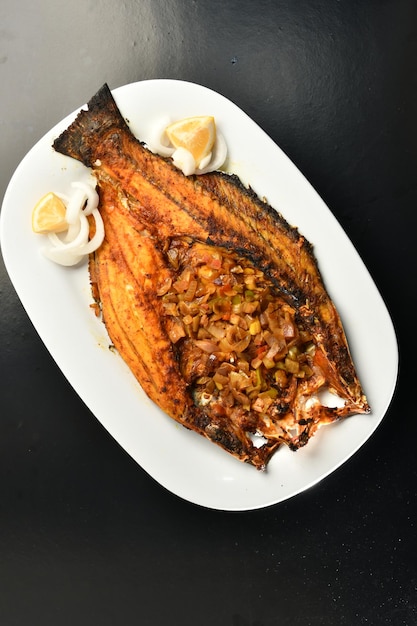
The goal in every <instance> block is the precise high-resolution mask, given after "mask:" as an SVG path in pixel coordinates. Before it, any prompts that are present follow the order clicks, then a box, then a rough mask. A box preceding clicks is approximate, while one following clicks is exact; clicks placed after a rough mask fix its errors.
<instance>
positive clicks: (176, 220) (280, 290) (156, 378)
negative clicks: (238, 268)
mask: <svg viewBox="0 0 417 626" xmlns="http://www.w3.org/2000/svg"><path fill="white" fill-rule="evenodd" d="M87 107H88V108H87V110H82V111H81V112H80V113H79V114H78V116H77V118H76V119H75V121H74V122H73V123H72V124H71V125H70V127H69V128H68V129H67V130H66V131H64V133H62V134H61V136H60V137H58V138H57V139H56V140H55V142H54V144H53V147H54V149H55V150H56V151H58V152H60V153H62V154H65V155H67V156H70V157H72V158H75V159H77V160H79V161H81V162H82V163H84V164H85V165H87V166H88V167H92V168H93V170H94V173H95V176H96V178H97V180H98V185H99V190H100V195H101V212H102V216H103V219H104V221H105V228H106V239H105V243H104V244H103V246H102V247H101V248H100V249H99V250H98V251H97V252H96V253H95V255H94V257H93V258H92V260H91V261H90V272H91V276H92V282H93V284H94V288H95V291H96V294H97V297H98V299H99V300H100V302H101V306H102V309H103V315H104V321H105V324H106V327H107V330H108V332H109V335H110V337H111V338H113V336H114V337H115V338H116V340H115V341H114V340H113V342H114V344H115V345H116V347H117V349H118V351H119V353H120V354H121V355H122V357H123V358H124V359H125V360H126V362H127V363H128V365H129V367H130V369H131V370H132V371H133V373H134V375H135V376H136V378H137V379H138V381H139V382H140V384H141V385H142V387H143V388H144V390H145V392H146V393H147V394H148V395H149V396H150V397H151V399H152V400H154V402H155V403H156V404H158V405H159V406H160V407H161V408H162V409H163V410H164V411H165V412H166V413H168V415H170V416H171V417H173V418H174V419H176V420H177V421H179V422H180V423H182V424H183V425H185V426H187V427H188V428H191V429H193V430H196V431H197V432H200V433H201V434H203V435H205V436H206V437H208V438H209V439H210V440H211V441H213V442H215V443H217V444H219V445H220V446H221V447H223V448H224V449H226V450H228V451H229V452H230V453H231V454H233V455H234V456H236V457H237V458H239V459H240V460H244V461H248V462H250V463H252V464H253V465H255V466H256V467H258V468H264V467H265V466H266V463H267V462H268V459H269V458H270V457H271V455H272V454H273V452H274V451H275V450H276V448H277V447H278V446H279V445H280V443H281V442H285V443H287V444H288V445H290V447H292V448H298V447H301V446H302V445H305V443H307V441H308V439H309V438H310V437H311V436H312V434H314V432H315V430H317V428H318V427H319V426H320V425H321V424H323V423H328V422H331V421H334V420H336V419H339V418H340V417H346V416H348V415H351V414H354V413H367V412H369V406H368V403H367V400H366V397H365V395H364V393H363V391H362V388H361V385H360V382H359V380H358V377H357V374H356V371H355V368H354V364H353V361H352V358H351V355H350V352H349V348H348V344H347V340H346V336H345V333H344V330H343V327H342V323H341V321H340V318H339V315H338V312H337V310H336V307H335V306H334V304H333V302H332V301H331V299H330V297H329V295H328V294H327V292H326V289H325V287H324V284H323V280H322V278H321V275H320V271H319V268H318V264H317V261H316V259H315V257H314V254H313V248H312V245H311V244H310V243H309V242H308V241H307V240H306V239H305V238H304V237H303V236H302V235H301V234H300V233H299V231H298V230H297V228H295V227H293V226H290V225H289V224H288V223H287V222H286V220H285V219H284V218H283V216H282V215H281V214H279V213H278V212H277V211H275V209H273V208H272V207H270V206H269V205H268V204H267V203H265V202H263V201H262V200H260V199H259V198H258V196H257V195H256V194H255V193H254V192H253V191H252V190H251V189H247V188H246V187H244V186H243V184H242V183H241V181H240V180H239V179H238V178H237V177H236V176H235V175H228V174H225V173H221V172H215V173H212V174H205V175H203V176H193V177H185V176H184V175H183V174H182V173H181V172H179V171H178V170H177V169H176V168H175V167H174V166H173V165H172V163H171V162H170V161H169V160H167V159H164V158H162V157H159V156H158V155H154V154H152V153H151V152H149V151H148V150H147V149H146V147H144V145H143V144H142V143H141V142H140V141H139V140H137V139H136V138H135V137H134V136H133V135H132V133H131V132H130V129H129V127H128V125H127V124H126V122H125V120H124V119H123V117H122V115H121V113H120V111H119V109H118V107H117V105H116V103H115V101H114V99H113V96H112V94H111V92H110V90H109V88H108V86H107V85H104V86H103V87H102V88H101V89H100V90H99V92H98V93H97V94H96V95H95V96H93V98H92V99H91V100H90V101H89V103H88V105H87ZM181 236H185V237H189V238H191V239H192V240H194V241H201V242H204V243H205V244H209V245H211V246H213V247H216V246H218V247H219V248H222V249H224V250H229V251H233V253H234V254H236V255H238V256H239V255H241V256H243V257H245V258H246V259H247V260H248V262H249V263H251V264H252V265H253V267H255V268H258V270H261V271H262V273H263V274H264V275H265V277H267V278H268V280H270V281H271V284H272V285H273V286H274V288H275V290H276V293H277V294H279V296H280V297H282V298H284V299H285V300H286V302H287V303H288V304H289V305H290V306H291V307H293V308H294V311H295V316H296V319H297V320H298V322H299V323H300V324H301V325H302V326H303V327H304V328H306V329H308V331H309V332H310V333H311V334H312V336H313V337H314V342H315V346H316V356H315V360H314V366H315V368H316V369H317V370H318V371H320V377H318V376H315V377H312V379H311V380H310V382H308V381H306V382H304V383H300V384H299V385H298V388H297V393H296V395H295V396H294V399H293V404H292V406H291V407H290V410H289V413H288V415H289V417H288V419H289V420H292V422H293V423H294V424H296V425H297V432H298V434H297V437H296V438H293V439H291V440H288V437H285V436H283V437H282V438H280V437H279V436H278V435H277V434H276V433H275V435H274V436H271V437H269V438H268V437H266V439H267V442H266V443H265V444H264V445H263V446H261V447H260V448H256V447H255V446H253V445H252V441H251V439H250V437H249V436H248V433H247V432H245V431H242V429H239V428H238V427H236V424H233V423H232V422H230V420H229V421H228V420H226V419H224V417H222V416H220V415H217V414H216V413H215V411H214V409H213V408H210V406H208V407H204V408H202V407H201V406H196V405H195V403H194V402H193V399H192V390H191V389H190V386H189V385H187V384H186V382H185V381H184V379H183V377H182V375H181V371H180V370H179V368H178V359H177V357H176V355H175V350H174V349H173V346H172V345H171V343H170V341H169V338H167V332H166V327H165V326H164V323H163V322H162V321H161V320H163V312H162V311H161V309H160V308H159V309H158V307H160V303H159V302H158V298H157V297H156V295H155V294H156V293H157V291H158V284H157V282H158V280H159V281H161V280H162V278H163V277H165V278H166V276H167V274H169V273H170V272H172V268H169V264H168V263H167V260H166V258H165V257H164V256H163V254H162V252H161V251H163V250H164V249H166V247H167V242H169V241H170V240H171V239H172V238H173V237H181ZM121 242H123V245H122V244H121ZM126 242H128V243H126ZM139 249H140V262H138V258H139V255H137V254H136V256H135V254H134V251H135V250H136V251H137V250H139ZM144 267H147V268H148V270H147V271H146V272H145V274H146V276H145V274H144ZM155 267H158V268H159V270H158V272H155V271H154V269H155ZM137 277H142V279H141V280H138V279H137ZM158 277H159V278H158ZM161 277H162V278H161ZM141 281H142V282H141ZM127 285H130V286H131V287H132V285H133V291H134V292H135V294H136V296H135V297H136V298H137V299H138V300H137V301H136V302H135V304H134V306H133V305H132V303H130V305H129V304H126V302H127V303H129V298H127V299H126V297H125V295H126V286H127ZM129 297H130V298H132V297H133V294H131V293H130V290H129ZM144 302H147V303H148V304H147V306H144V304H143V303H144ZM132 306H133V309H134V311H135V315H132ZM144 329H147V333H148V334H147V333H146V332H144ZM132 337H135V338H136V339H134V340H132ZM135 341H136V342H138V345H135ZM141 343H142V344H143V345H144V346H145V347H146V350H144V351H143V350H141V349H140V344H141ZM157 350H159V352H157ZM162 354H164V355H165V359H163V358H162ZM144 355H145V357H144ZM155 363H158V364H159V367H154V364H155ZM160 363H164V365H163V367H161V366H160ZM170 383H172V384H170ZM324 384H325V385H327V386H328V387H329V388H330V389H331V390H332V391H334V392H335V393H337V394H338V395H339V396H340V397H342V398H343V399H344V400H345V405H344V406H343V407H339V408H337V409H329V408H328V407H323V406H321V405H320V404H317V403H313V405H312V406H309V405H308V403H306V400H307V399H308V398H309V397H311V396H312V395H314V393H315V392H316V391H317V389H318V388H319V387H321V386H323V385H324Z"/></svg>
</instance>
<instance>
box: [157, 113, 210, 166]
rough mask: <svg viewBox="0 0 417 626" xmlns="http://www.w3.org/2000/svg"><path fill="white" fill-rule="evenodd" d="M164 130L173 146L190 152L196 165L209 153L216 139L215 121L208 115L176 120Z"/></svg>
mask: <svg viewBox="0 0 417 626" xmlns="http://www.w3.org/2000/svg"><path fill="white" fill-rule="evenodd" d="M165 132H166V134H167V137H168V139H169V140H170V142H171V143H172V145H173V146H175V148H185V149H186V150H188V151H189V152H191V154H192V155H193V157H194V160H195V162H196V164H197V165H198V164H199V163H200V162H201V161H202V159H204V158H205V157H206V156H207V155H208V154H210V152H211V151H212V149H213V146H214V142H215V141H216V123H215V121H214V117H212V116H210V115H201V116H198V117H186V118H184V119H182V120H178V121H177V122H174V123H173V124H170V125H169V126H168V127H167V128H166V129H165Z"/></svg>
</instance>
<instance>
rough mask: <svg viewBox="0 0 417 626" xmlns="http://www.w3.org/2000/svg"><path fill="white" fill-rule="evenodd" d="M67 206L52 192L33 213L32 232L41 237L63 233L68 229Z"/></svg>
mask: <svg viewBox="0 0 417 626" xmlns="http://www.w3.org/2000/svg"><path fill="white" fill-rule="evenodd" d="M65 213H66V208H65V204H64V203H63V201H62V200H61V198H59V197H58V196H57V195H56V194H54V193H53V192H52V191H50V192H49V193H47V194H46V195H45V196H43V197H42V198H41V199H40V200H39V201H38V202H37V203H36V205H35V207H34V209H33V211H32V230H33V232H35V233H39V234H40V235H46V234H47V233H62V232H63V231H64V230H67V229H68V223H67V221H66V219H65Z"/></svg>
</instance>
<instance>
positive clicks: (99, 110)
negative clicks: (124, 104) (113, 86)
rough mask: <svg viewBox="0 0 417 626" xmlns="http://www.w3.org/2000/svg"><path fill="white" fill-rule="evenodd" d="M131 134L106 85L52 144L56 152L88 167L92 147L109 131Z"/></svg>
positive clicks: (92, 161)
mask: <svg viewBox="0 0 417 626" xmlns="http://www.w3.org/2000/svg"><path fill="white" fill-rule="evenodd" d="M122 130H123V132H126V130H127V131H128V132H129V133H130V130H129V128H128V126H127V124H126V122H125V120H124V119H123V117H122V115H121V113H120V111H119V109H118V107H117V104H116V102H115V101H114V98H113V96H112V93H111V91H110V89H109V86H108V85H107V83H105V84H104V85H103V86H102V87H101V89H99V91H98V92H97V93H96V94H95V95H94V96H93V97H92V98H91V100H89V102H88V103H87V109H81V111H80V112H79V113H78V115H77V117H76V118H75V120H74V121H73V123H72V124H71V125H70V126H69V127H68V128H67V129H66V130H65V131H64V132H63V133H62V134H61V135H60V136H59V137H58V138H57V139H55V141H54V143H53V148H54V150H56V151H57V152H60V153H61V154H64V155H66V156H70V157H72V158H73V159H77V160H78V161H81V162H82V163H84V165H86V166H87V167H93V165H94V162H95V160H96V159H95V157H94V148H95V147H96V146H97V143H100V141H101V138H102V137H104V136H106V135H108V133H109V132H117V133H120V132H121V131H122Z"/></svg>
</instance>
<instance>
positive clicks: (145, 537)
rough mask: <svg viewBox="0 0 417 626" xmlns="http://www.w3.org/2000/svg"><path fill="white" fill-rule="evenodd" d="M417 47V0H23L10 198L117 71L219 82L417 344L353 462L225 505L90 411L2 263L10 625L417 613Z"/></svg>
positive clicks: (14, 32) (16, 25) (0, 422)
mask: <svg viewBox="0 0 417 626" xmlns="http://www.w3.org/2000/svg"><path fill="white" fill-rule="evenodd" d="M416 59H417V3H416V2H415V0H384V1H383V0H380V1H376V0H361V1H359V0H349V1H347V0H317V1H315V2H311V1H308V0H294V1H293V2H289V1H288V0H286V1H276V0H259V1H258V2H250V1H249V0H239V1H237V0H236V1H235V0H222V1H221V2H219V1H215V0H213V1H211V2H200V1H199V0H172V1H170V2H168V1H163V0H138V1H137V2H134V1H132V0H127V1H124V2H111V1H110V0H98V1H96V2H92V1H90V0H88V1H83V2H81V1H75V2H71V3H69V2H64V1H63V0H43V1H39V2H28V1H25V0H13V1H12V0H2V2H1V4H0V79H1V85H2V89H1V96H0V110H1V115H0V125H1V135H2V140H1V145H0V151H1V168H0V197H2V196H3V194H4V192H5V190H6V187H7V184H8V181H9V180H10V177H11V176H12V173H13V171H14V169H15V168H16V166H17V165H18V163H19V161H20V160H21V159H22V157H23V156H24V155H25V153H26V152H27V151H28V150H29V149H30V148H31V147H32V145H33V144H34V143H35V142H36V141H37V140H38V139H39V138H40V137H41V136H42V135H43V134H44V133H45V132H46V131H47V130H49V129H50V128H51V127H52V126H53V125H54V124H55V123H57V122H58V121H59V120H60V119H62V118H63V117H64V116H66V115H67V114H68V113H70V112H71V111H73V110H74V109H76V108H77V107H79V106H80V105H81V104H82V103H83V102H86V100H87V99H88V98H89V97H90V96H91V95H92V93H94V92H95V91H96V89H97V88H98V87H99V86H100V85H101V84H102V83H103V82H105V81H107V82H108V83H109V85H110V87H111V88H115V87H118V86H120V85H123V84H126V83H130V82H134V81H138V80H143V79H149V78H175V79H182V80H187V81H193V82H197V83H200V84H202V85H205V86H207V87H210V88H211V89H214V90H215V91H218V92H220V93H222V94H223V95H225V96H226V97H228V98H229V99H231V100H232V101H234V102H235V103H236V104H237V105H238V106H239V107H241V108H242V109H243V110H244V111H246V113H248V114H249V115H250V116H251V117H252V118H253V119H254V120H255V121H256V122H257V123H258V124H259V125H260V126H261V127H262V128H263V129H264V130H265V131H266V132H267V133H268V134H269V135H270V136H271V137H272V138H273V140H274V141H275V142H276V143H278V145H280V147H281V148H282V149H283V150H284V151H285V152H286V153H287V154H288V156H289V157H290V158H291V159H292V160H293V161H294V162H295V163H296V165H297V166H298V167H299V168H300V170H301V171H302V172H303V174H304V175H305V176H306V177H307V178H308V180H309V181H310V182H311V183H312V184H313V186H314V187H315V188H316V189H317V191H318V192H319V194H320V195H321V196H322V198H323V199H324V200H325V202H326V203H327V204H328V206H329V207H330V209H331V211H332V212H333V214H334V215H335V216H336V218H337V219H338V220H339V222H340V223H341V225H342V226H343V228H344V229H345V231H346V232H347V234H348V236H349V237H350V238H351V240H352V241H353V243H354V245H355V246H356V248H357V250H358V252H359V254H360V255H361V257H362V259H363V260H364V262H365V264H366V265H367V267H368V269H369V271H370V273H371V275H372V277H373V279H374V280H375V282H376V284H377V286H378V288H379V290H380V292H381V294H382V296H383V298H384V300H385V302H386V304H387V307H388V309H389V311H390V313H391V315H392V318H393V321H394V325H395V328H396V332H397V337H398V342H399V348H400V376H399V380H398V386H397V390H396V394H395V396H394V399H393V401H392V403H391V406H390V408H389V410H388V412H387V414H386V416H385V418H384V420H383V421H382V423H381V425H380V426H379V428H378V429H377V431H376V432H375V433H374V434H373V436H372V437H371V438H370V439H369V440H368V441H367V443H366V444H365V445H364V446H363V447H362V448H361V449H360V450H359V451H358V452H357V453H356V454H355V455H354V456H353V457H352V458H351V459H350V460H349V461H348V462H347V463H345V464H344V465H343V466H342V467H340V468H339V469H338V470H337V471H336V472H334V473H333V474H332V475H331V476H329V477H327V478H326V479H324V480H323V481H322V482H320V483H319V484H317V485H316V486H314V487H313V488H311V489H309V490H307V491H305V492H304V493H302V494H300V495H298V496H296V497H294V498H292V499H290V500H287V501H285V502H283V503H280V504H277V505H275V506H272V507H269V508H266V509H261V510H258V511H252V512H241V513H227V512H220V511H214V510H207V509H204V508H202V507H199V506H196V505H194V504H191V503H189V502H186V501H183V500H182V499H180V498H178V497H177V496H174V495H172V494H171V493H169V492H168V491H166V490H165V489H164V488H163V487H161V486H160V485H158V484H157V483H156V482H154V480H153V479H151V478H150V477H149V476H148V475H147V474H146V472H145V471H144V470H143V469H142V468H141V467H139V466H138V465H137V464H136V463H135V462H134V461H133V460H132V459H131V458H130V457H129V456H128V454H127V453H125V452H124V451H123V450H122V449H121V448H120V446H119V445H118V444H117V443H116V442H115V441H114V440H113V439H112V437H111V436H110V435H109V434H108V433H107V432H106V430H105V429H104V428H103V427H102V426H101V424H100V422H99V421H98V420H97V419H96V418H95V417H94V416H93V415H92V414H91V413H90V412H89V410H88V409H87V408H86V407H85V405H84V404H83V402H82V401H81V400H80V398H79V397H78V396H77V394H76V393H75V391H74V390H73V389H72V388H71V386H70V385H69V384H68V382H67V381H66V380H65V378H64V377H63V375H62V374H61V372H60V370H59V369H58V367H57V366H56V365H55V363H54V361H53V360H52V358H51V357H50V355H49V353H48V351H47V350H46V348H45V347H44V345H43V344H42V342H41V340H40V339H39V337H38V335H37V333H36V331H35V329H34V328H33V326H32V324H31V322H30V321H29V319H28V317H27V315H26V313H25V311H24V309H23V307H22V305H21V304H20V302H19V300H18V298H17V296H16V293H15V291H14V289H13V287H12V285H11V282H10V280H9V278H8V275H7V273H6V270H5V268H4V265H3V264H1V266H0V298H1V300H0V302H1V309H0V310H1V324H0V373H1V378H0V381H1V382H0V385H1V387H0V624H1V625H2V626H21V625H22V624H32V625H38V624H39V625H42V626H45V625H49V624H54V625H71V626H72V625H74V624H78V625H87V624H88V625H90V624H99V625H100V626H108V625H113V624H123V625H130V624H132V625H133V624H135V625H136V624H149V625H152V626H159V625H161V626H162V625H165V624H181V625H182V626H194V625H195V624H199V625H200V626H206V625H207V626H209V625H210V626H212V625H214V624H215V625H219V626H220V625H221V626H284V625H285V626H292V625H302V626H303V625H307V624H312V625H316V624H317V625H318V624H320V625H321V624H323V625H334V624H346V625H349V626H350V625H355V624H393V625H400V624H404V625H407V626H409V625H412V624H417V557H416V548H417V541H416V532H417V527H416V491H417V487H416V485H417V471H416V467H417V460H416V436H417V418H416V409H415V395H414V394H415V386H416V384H415V376H416V363H415V361H416V353H417V342H416V335H417V333H416V330H415V325H416V320H415V316H416V310H417V307H416V304H417V302H416V279H415V265H416V254H415V251H416V248H417V219H416V214H417V69H416V68H417V64H416ZM383 346H384V337H383V336H381V358H382V359H383V358H384V356H385V355H384V350H383Z"/></svg>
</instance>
